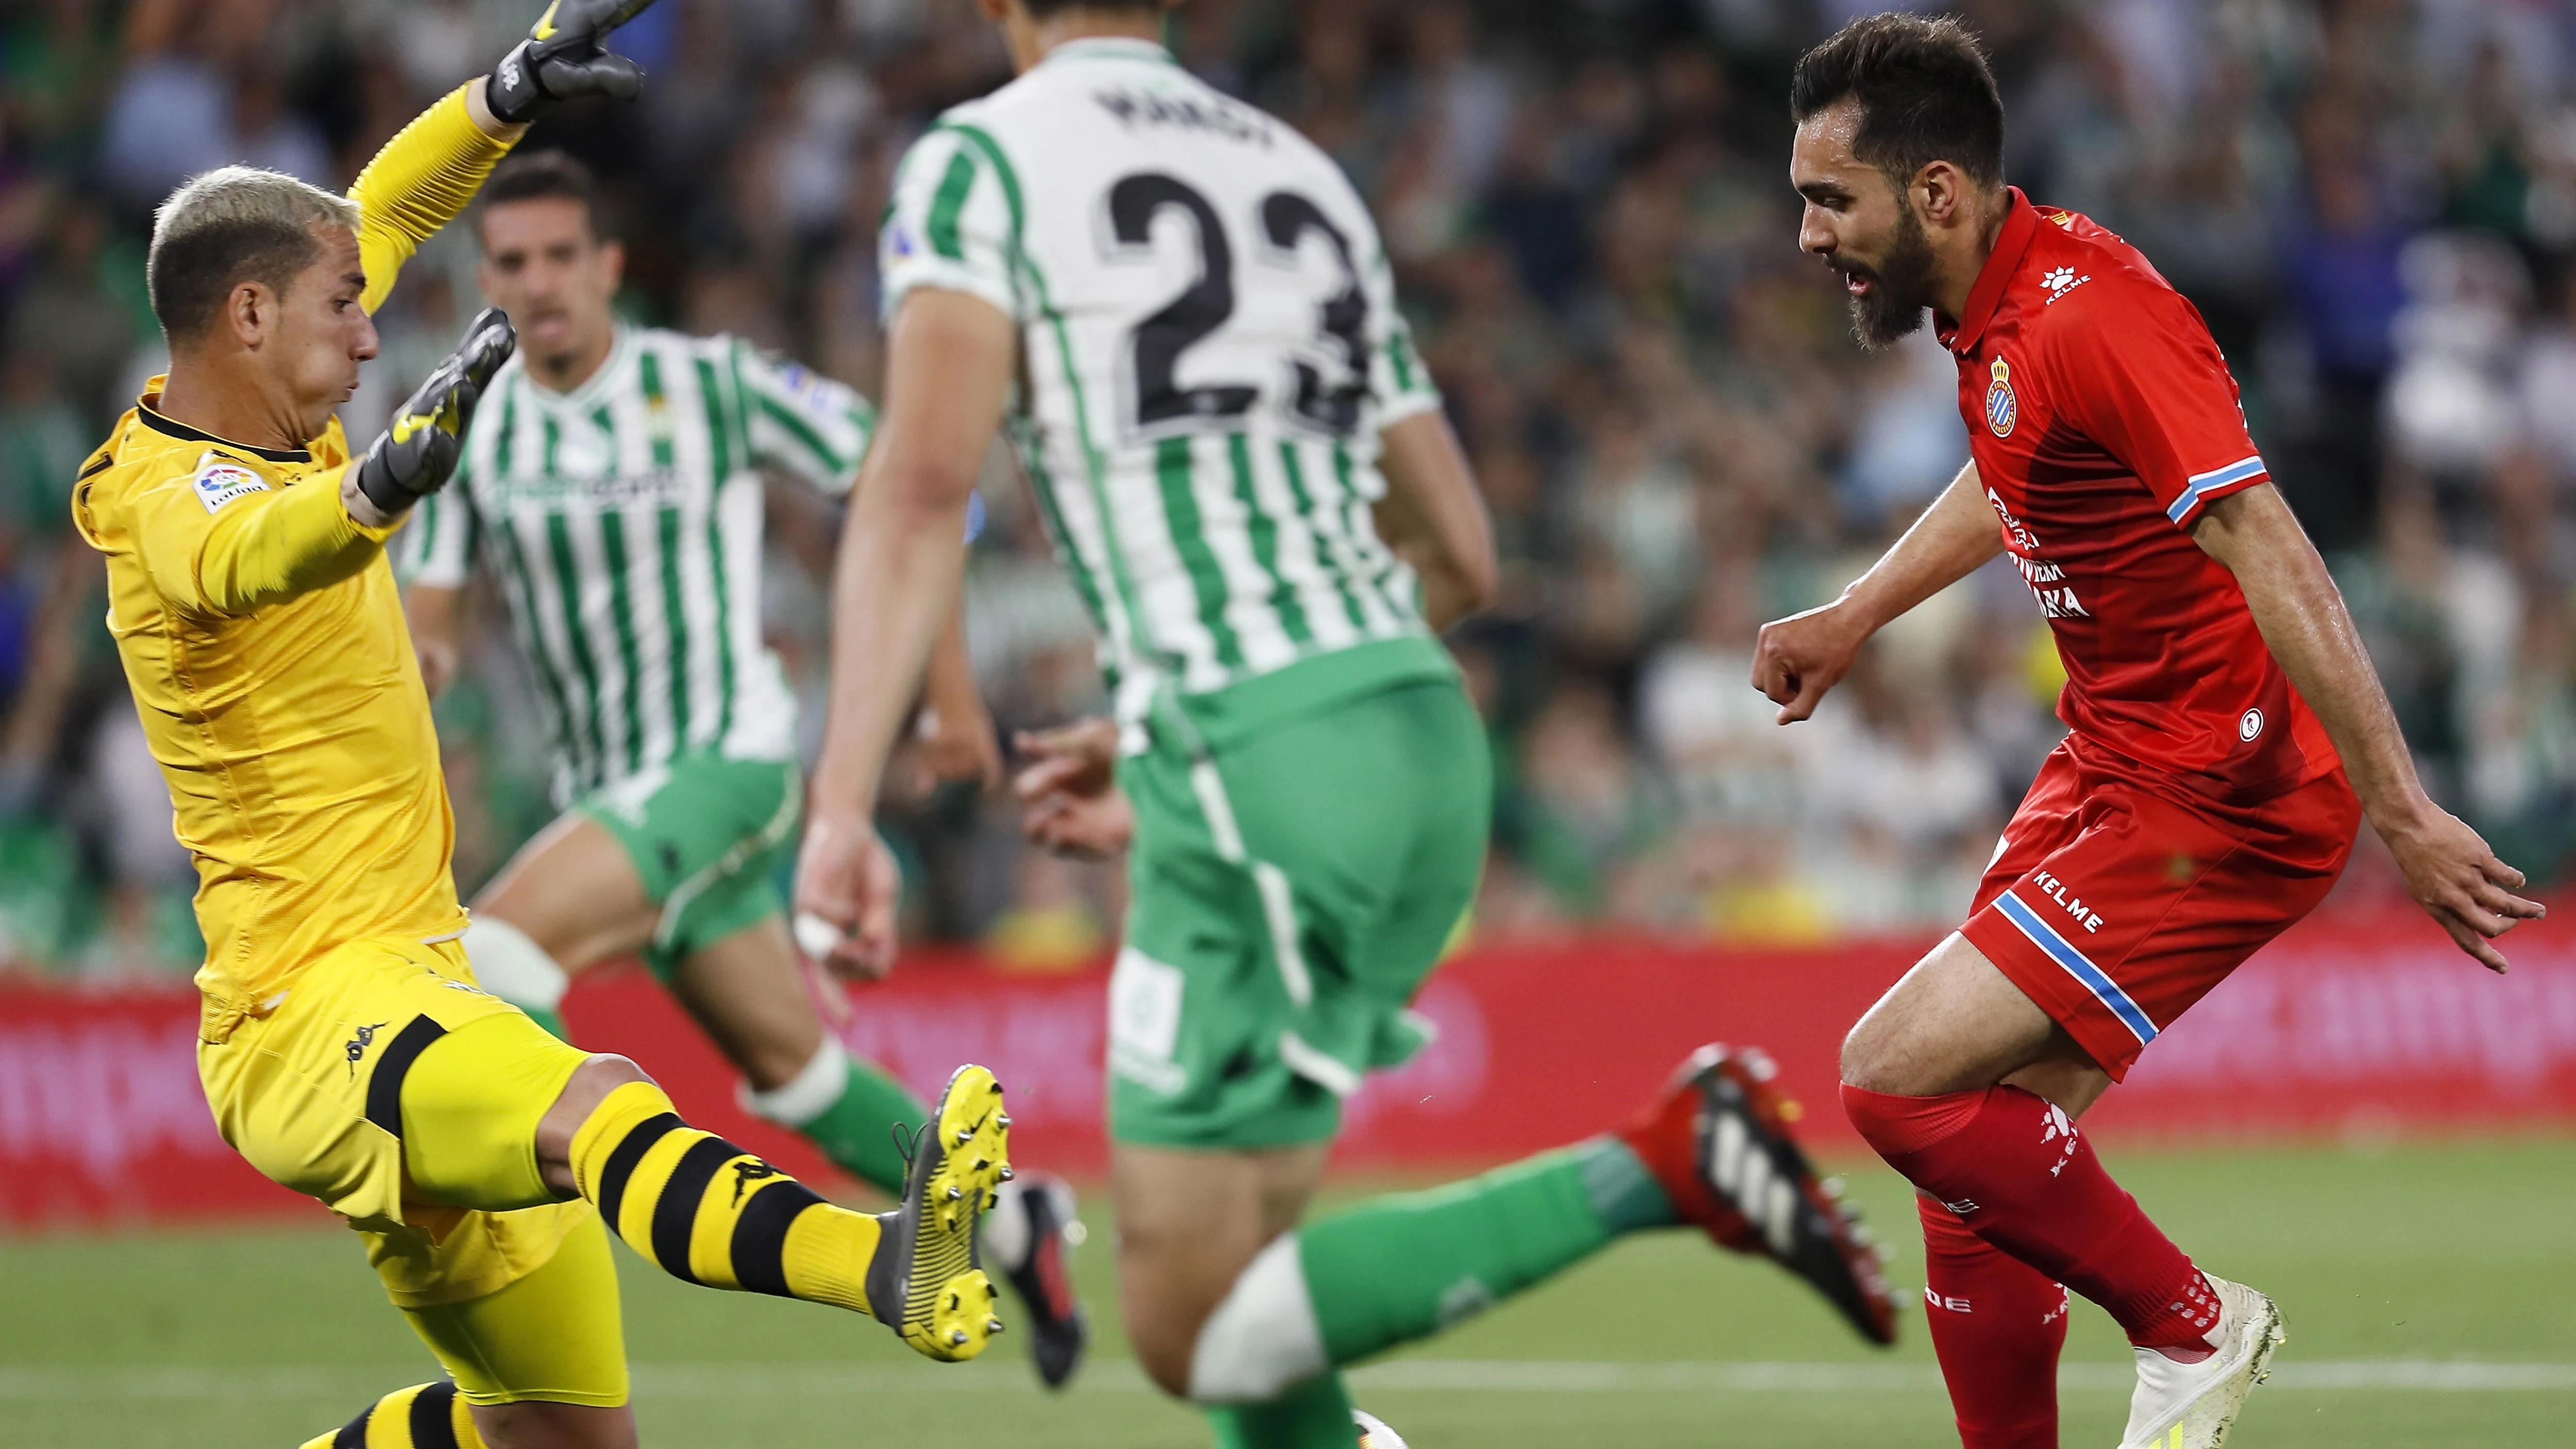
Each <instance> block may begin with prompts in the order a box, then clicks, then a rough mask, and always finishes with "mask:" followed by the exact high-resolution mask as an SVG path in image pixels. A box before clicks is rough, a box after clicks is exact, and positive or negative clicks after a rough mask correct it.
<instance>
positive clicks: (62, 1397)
mask: <svg viewBox="0 0 2576 1449" xmlns="http://www.w3.org/2000/svg"><path fill="white" fill-rule="evenodd" d="M424 1369H425V1365H419V1364H413V1365H391V1366H387V1367H384V1368H376V1369H368V1368H336V1367H323V1366H320V1365H300V1366H291V1367H264V1368H208V1367H186V1368H175V1367H174V1368H97V1367H91V1366H76V1367H61V1368H49V1367H37V1366H34V1365H23V1364H21V1365H4V1366H0V1402H13V1403H97V1402H105V1401H110V1400H119V1399H146V1400H158V1401H165V1402H166V1401H184V1400H223V1399H352V1400H362V1399H365V1398H367V1397H369V1396H370V1395H374V1394H381V1393H386V1392H389V1391H391V1390H392V1389H395V1388H398V1387H400V1386H401V1385H403V1384H405V1383H409V1382H416V1381H417V1379H418V1378H419V1377H420V1376H422V1375H423V1371H424ZM960 1373H972V1374H976V1375H979V1376H989V1377H990V1378H991V1379H992V1380H993V1382H991V1383H989V1384H984V1385H981V1387H982V1388H984V1389H986V1390H994V1391H1001V1392H1012V1391H1017V1390H1027V1391H1028V1392H1030V1393H1035V1392H1036V1391H1037V1389H1036V1385H1035V1384H1033V1383H1032V1382H1030V1380H1029V1378H1028V1376H1027V1375H1026V1374H1024V1373H1022V1372H1020V1367H1019V1365H1018V1364H1016V1363H1009V1364H1001V1363H995V1364H987V1365H979V1366H976V1367H973V1368H963V1369H959V1368H950V1369H942V1370H940V1371H938V1373H937V1375H936V1377H934V1376H933V1375H932V1374H930V1373H929V1372H927V1371H925V1370H923V1369H922V1368H920V1367H917V1366H913V1365H880V1366H859V1367H843V1366H838V1365H832V1364H720V1363H667V1364H638V1365H636V1366H635V1392H636V1396H637V1397H638V1398H642V1399H647V1400H650V1399H704V1398H733V1397H739V1396H741V1395H744V1394H756V1395H760V1396H763V1397H770V1398H795V1397H800V1396H802V1397H816V1398H820V1397H827V1396H828V1397H846V1396H849V1395H852V1394H875V1395H901V1394H915V1393H951V1392H954V1390H955V1388H956V1376H957V1375H958V1374H960ZM2133 1381H2134V1380H2133V1378H2132V1376H2131V1374H2130V1371H2129V1369H2128V1368H2127V1366H2125V1365H2121V1364H2109V1363H2072V1364H2067V1365H2065V1366H2064V1367H2063V1368H2061V1369H2060V1370H2059V1372H2058V1383H2059V1385H2060V1386H2061V1387H2062V1388H2065V1389H2068V1390H2072V1391H2075V1392H2080V1393H2092V1392H2114V1391H2116V1392H2121V1393H2125V1392H2127V1391H2128V1389H2129V1387H2130V1385H2131V1384H2132V1382H2133ZM1351 1382H1352V1384H1353V1385H1354V1386H1355V1387H1357V1388H1360V1389H1364V1390H1367V1391H1369V1392H1372V1393H1415V1392H1425V1393H1427V1392H1450V1393H1461V1392H1463V1393H1480V1394H1481V1393H1535V1394H1609V1393H1615V1394H1634V1393H1656V1392H1662V1393H1713V1394H1746V1393H1792V1394H1847V1393H1906V1394H1935V1393H1938V1392H1940V1389H1941V1375H1940V1371H1939V1370H1937V1369H1935V1368H1933V1367H1932V1366H1931V1365H1929V1364H1866V1363H1852V1364H1840V1363H1583V1362H1570V1361H1565V1360H1545V1359H1539V1360H1518V1359H1498V1360H1480V1359H1428V1358H1426V1359H1409V1360H1405V1361H1402V1362H1398V1363H1388V1364H1378V1365H1375V1366H1373V1367H1369V1368H1363V1369H1358V1370H1355V1371H1353V1372H1352V1374H1351ZM1080 1385H1081V1387H1083V1388H1085V1389H1088V1390H1092V1391H1105V1392H1114V1393H1141V1392H1144V1391H1146V1387H1147V1386H1146V1383H1145V1379H1144V1376H1143V1375H1142V1374H1140V1373H1138V1372H1137V1371H1136V1367H1135V1365H1134V1364H1132V1363H1129V1362H1126V1361H1123V1360H1121V1361H1113V1362H1109V1363H1103V1364H1097V1365H1094V1366H1092V1367H1090V1368H1088V1369H1085V1370H1084V1371H1083V1375H1082V1378H1081V1380H1080ZM2271 1387H2272V1388H2273V1389H2286V1390H2292V1391H2298V1390H2323V1391H2328V1392H2334V1393H2353V1392H2358V1391H2370V1392H2382V1393H2480V1394H2483V1393H2516V1392H2545V1393H2571V1392H2576V1363H2482V1362H2474V1361H2444V1360H2434V1359H2346V1360H2325V1361H2321V1362H2314V1363H2296V1362H2291V1363H2283V1364H2281V1365H2279V1366H2278V1367H2276V1368H2275V1369H2274V1370H2273V1373H2272V1381H2271Z"/></svg>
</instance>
